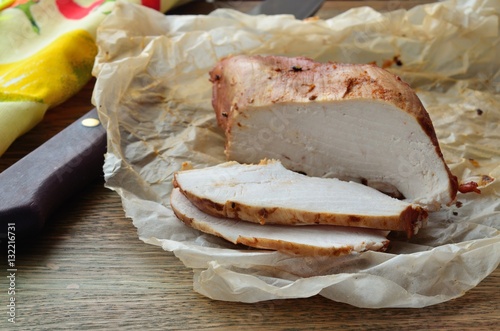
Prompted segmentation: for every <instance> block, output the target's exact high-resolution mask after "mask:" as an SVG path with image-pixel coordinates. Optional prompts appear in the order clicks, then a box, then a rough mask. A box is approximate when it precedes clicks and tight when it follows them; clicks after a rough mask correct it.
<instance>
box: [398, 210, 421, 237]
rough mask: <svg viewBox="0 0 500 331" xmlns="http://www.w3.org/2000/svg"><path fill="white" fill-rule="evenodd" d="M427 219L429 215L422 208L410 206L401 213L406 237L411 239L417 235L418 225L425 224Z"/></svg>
mask: <svg viewBox="0 0 500 331" xmlns="http://www.w3.org/2000/svg"><path fill="white" fill-rule="evenodd" d="M427 217H428V213H427V211H426V210H425V209H423V208H422V207H419V206H417V207H414V206H408V207H407V208H406V209H405V210H404V211H403V212H402V213H401V224H403V225H404V229H401V230H403V231H406V236H407V237H408V239H410V238H411V237H413V235H414V234H415V229H416V228H417V226H418V223H419V222H425V221H426V220H427Z"/></svg>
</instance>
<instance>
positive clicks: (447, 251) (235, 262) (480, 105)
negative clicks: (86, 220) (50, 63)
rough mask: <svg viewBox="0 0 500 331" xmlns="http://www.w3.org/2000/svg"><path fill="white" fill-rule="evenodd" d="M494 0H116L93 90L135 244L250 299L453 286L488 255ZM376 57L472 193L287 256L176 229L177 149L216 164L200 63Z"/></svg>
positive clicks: (499, 190) (498, 159) (431, 293)
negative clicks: (366, 235)
mask: <svg viewBox="0 0 500 331" xmlns="http://www.w3.org/2000/svg"><path fill="white" fill-rule="evenodd" d="M499 13H500V4H499V3H498V1H494V0H491V1H482V0H477V1H460V2H458V1H449V2H441V3H436V4H430V5H424V6H419V7H416V8H414V9H411V10H409V11H406V10H393V11H390V12H385V13H379V12H376V11H374V10H373V9H370V8H367V7H365V8H358V9H353V10H350V11H348V12H346V13H344V14H341V15H339V16H336V17H334V18H331V19H328V20H307V21H300V20H295V19H294V18H293V17H292V16H286V15H280V16H256V17H254V16H248V15H245V14H242V13H239V12H237V11H234V10H230V9H219V10H216V11H215V12H213V13H211V14H210V15H208V16H164V15H162V14H160V13H157V12H154V11H151V10H148V9H147V8H143V7H140V6H136V5H133V4H127V3H118V5H117V6H116V8H115V9H114V10H113V12H112V13H111V14H110V15H109V17H108V18H107V19H106V20H105V21H104V22H103V23H102V25H101V26H100V28H99V32H98V45H99V54H98V56H97V59H96V63H95V67H94V75H95V76H96V77H97V82H96V87H95V91H94V95H93V102H94V104H95V105H96V106H97V109H98V111H99V115H100V117H101V119H102V121H103V123H104V125H105V127H106V130H107V134H108V152H107V154H106V160H105V165H104V174H105V179H106V185H107V187H109V188H110V189H112V190H115V191H116V192H117V193H118V194H119V195H120V197H121V199H122V202H123V207H124V209H125V212H126V215H127V216H128V217H130V218H131V219H132V220H133V223H134V225H135V226H136V227H137V229H138V235H139V237H140V239H141V240H143V241H144V242H146V243H149V244H153V245H159V246H161V247H163V249H165V250H166V251H171V252H173V253H174V254H175V255H176V256H177V257H178V258H179V259H180V260H181V261H182V262H183V263H184V264H185V265H186V266H187V267H189V268H192V269H193V270H194V289H195V290H196V291H198V292H199V293H201V294H203V295H205V296H207V297H210V298H213V299H217V300H227V301H243V302H257V301H262V300H271V299H282V298H302V297H310V296H313V295H316V294H319V295H322V296H324V297H327V298H329V299H331V300H334V301H338V302H345V303H348V304H351V305H354V306H358V307H370V308H381V307H424V306H428V305H433V304H437V303H440V302H444V301H447V300H450V299H453V298H456V297H459V296H461V295H463V294H464V293H465V292H466V291H467V290H469V289H471V288H473V287H474V286H476V285H477V284H478V283H479V282H480V281H481V280H482V279H484V278H485V277H486V276H487V275H488V274H490V273H491V272H492V271H493V270H495V269H496V268H497V266H498V264H499V260H500V236H499V231H498V228H499V224H500V199H499V196H500V181H499V180H498V178H499V177H500V128H499V123H500V94H499V92H500V85H499V83H500V74H499V73H500V56H499V54H500V52H499V51H500V42H499V41H500V36H499V21H498V19H499ZM241 53H245V54H263V55H265V54H275V55H287V56H307V57H311V58H314V59H316V60H318V61H337V62H354V63H368V62H376V63H377V64H378V65H380V66H386V67H387V69H388V70H390V71H392V72H394V73H396V74H398V75H400V76H401V77H402V78H403V79H404V80H405V81H407V82H408V83H410V85H411V86H412V87H413V88H414V89H415V90H416V91H417V93H418V95H419V97H420V98H421V99H422V101H423V103H424V105H425V106H426V108H427V110H428V111H429V113H430V116H431V118H432V120H433V122H434V124H435V128H436V132H437V135H438V138H439V141H440V144H441V147H442V150H443V153H444V156H445V159H446V161H447V163H448V164H449V166H450V168H451V169H452V172H453V173H454V174H455V175H456V176H458V178H459V180H460V181H461V182H467V181H469V180H474V181H477V182H479V183H480V189H481V191H482V193H481V194H476V193H469V194H459V195H458V202H459V203H458V204H457V205H454V206H452V207H450V208H445V209H443V210H441V211H440V212H438V213H434V214H431V215H430V221H429V224H428V226H427V228H425V229H423V230H421V231H420V232H419V234H418V235H417V236H415V237H414V238H413V239H412V240H411V241H409V242H408V241H407V240H404V239H397V238H395V239H393V241H392V242H393V246H392V247H391V249H390V250H389V251H388V252H385V253H381V252H366V253H362V254H358V255H350V256H343V257H298V256H289V255H285V254H282V253H279V252H271V251H263V250H254V249H247V248H244V247H241V246H234V245H232V244H230V243H227V242H225V241H223V240H222V239H219V238H216V237H213V236H210V235H206V234H203V233H200V232H198V231H196V230H193V229H191V228H188V227H187V226H185V225H184V224H183V223H181V222H180V221H179V220H177V218H176V217H175V216H174V215H173V213H172V211H171V209H170V206H169V194H170V191H171V189H172V184H171V179H172V174H173V172H174V171H176V170H178V169H179V168H180V167H181V164H182V162H184V161H190V162H191V163H192V164H194V165H195V166H196V167H204V166H209V165H214V164H218V163H221V162H224V161H225V160H226V159H225V156H224V153H223V150H224V135H223V133H222V131H221V130H220V129H219V128H218V127H217V125H216V121H215V115H214V112H213V110H212V107H211V83H210V82H209V80H208V72H209V70H210V69H211V68H212V67H213V66H214V64H215V63H216V62H217V61H218V60H219V59H220V58H222V57H224V56H227V55H230V54H241Z"/></svg>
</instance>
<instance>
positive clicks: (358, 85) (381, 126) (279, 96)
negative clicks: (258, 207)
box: [210, 56, 457, 211]
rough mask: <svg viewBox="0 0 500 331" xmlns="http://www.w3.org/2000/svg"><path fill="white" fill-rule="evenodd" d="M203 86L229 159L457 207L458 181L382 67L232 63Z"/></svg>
mask: <svg viewBox="0 0 500 331" xmlns="http://www.w3.org/2000/svg"><path fill="white" fill-rule="evenodd" d="M210 77H211V81H212V82H213V99H212V104H213V107H214V109H215V112H216V115H217V121H218V124H219V126H220V127H221V128H223V130H224V132H225V135H226V148H225V152H226V154H227V157H228V159H229V160H235V161H238V162H240V163H256V162H259V160H261V159H264V158H268V159H279V160H281V161H282V162H283V164H284V165H285V166H286V167H287V168H288V169H291V170H294V171H298V172H303V173H305V174H307V175H309V176H318V177H336V178H340V179H343V180H353V181H357V182H363V183H366V184H367V185H369V186H372V187H375V188H378V189H380V190H382V191H384V192H392V193H398V194H401V195H402V196H403V197H405V198H406V199H407V201H409V202H412V203H418V204H420V205H422V206H424V207H425V208H427V209H428V210H431V211H433V210H438V209H439V208H440V207H441V205H450V204H451V203H452V202H453V201H454V200H455V198H456V192H457V179H456V177H454V176H453V175H452V174H451V172H450V170H449V168H448V167H447V165H446V163H445V161H444V159H443V156H442V153H441V150H440V147H439V144H438V141H437V138H436V134H435V132H434V128H433V125H432V122H431V119H430V117H429V115H428V113H427V111H426V110H425V109H424V107H423V105H422V103H421V102H420V100H419V99H418V97H417V95H416V94H415V92H414V91H413V90H412V89H411V88H410V86H409V85H408V84H406V83H404V82H403V81H401V79H400V78H399V77H397V76H395V75H393V74H391V73H389V72H388V71H386V70H384V69H382V68H379V67H377V66H374V65H354V64H338V63H318V62H314V61H312V60H310V59H307V58H287V57H279V56H266V57H262V56H233V57H228V58H225V59H223V60H222V61H220V62H219V63H218V64H217V65H216V66H215V68H214V69H213V70H212V71H211V72H210Z"/></svg>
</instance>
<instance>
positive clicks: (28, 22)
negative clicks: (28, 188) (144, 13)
mask: <svg viewBox="0 0 500 331" xmlns="http://www.w3.org/2000/svg"><path fill="white" fill-rule="evenodd" d="M129 2H134V3H140V4H142V5H144V6H147V7H150V8H153V9H157V10H159V11H161V12H165V11H167V10H168V9H170V8H172V7H173V6H175V5H178V4H180V3H181V2H186V1H185V0H184V1H182V0H129ZM114 5H115V1H114V0H0V31H2V37H1V38H0V156H1V155H2V154H3V153H4V152H5V150H6V149H7V148H8V147H9V146H10V144H11V143H12V142H13V141H14V140H15V139H16V138H17V137H19V136H20V135H22V134H24V133H25V132H27V131H28V130H30V129H31V128H33V127H34V126H35V125H36V124H37V123H39V122H40V121H41V119H42V118H43V116H44V114H45V112H46V111H47V109H49V108H51V107H54V106H56V105H58V104H60V103H62V102H64V101H65V100H67V99H68V98H69V97H71V96H72V95H74V94H75V93H76V92H78V91H79V90H80V89H81V88H82V87H83V86H84V85H85V84H86V83H87V82H88V81H89V79H90V78H91V72H92V66H93V64H94V58H95V56H96V54H97V46H96V44H95V35H96V29H97V26H98V25H99V23H100V22H101V21H102V20H103V19H104V18H105V17H106V15H107V14H108V13H109V12H110V11H111V10H112V8H113V6H114Z"/></svg>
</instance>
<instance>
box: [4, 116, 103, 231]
mask: <svg viewBox="0 0 500 331" xmlns="http://www.w3.org/2000/svg"><path fill="white" fill-rule="evenodd" d="M92 118H93V119H98V116H97V111H96V110H95V109H93V110H91V111H90V112H88V113H87V114H85V115H84V116H82V117H81V118H80V119H79V120H77V121H76V122H74V123H72V124H70V125H69V126H68V127H66V128H65V129H64V130H63V131H61V132H59V133H58V134H57V135H55V136H54V137H52V138H51V139H50V140H48V141H47V142H46V143H44V144H43V145H41V146H40V147H38V148H37V149H35V150H34V151H33V152H31V153H30V154H28V155H26V156H25V157H24V158H22V159H21V160H19V161H18V162H16V163H15V164H13V165H12V166H11V167H9V168H7V169H6V170H4V171H3V172H2V173H0V238H5V236H6V232H7V227H8V224H10V223H14V224H15V231H16V234H19V233H23V232H29V233H37V232H39V231H40V229H41V228H42V227H43V225H44V223H45V221H46V220H47V218H48V217H49V215H50V214H51V213H52V212H53V211H54V210H55V209H56V208H57V207H58V206H59V205H60V204H61V203H62V202H64V201H65V200H66V199H67V198H69V197H70V196H72V195H73V194H74V193H76V192H77V191H79V190H81V189H82V188H84V187H85V186H86V184H89V183H90V182H92V181H93V180H95V179H96V178H97V177H98V176H99V175H102V171H103V170H102V166H103V162H104V153H105V152H106V131H105V129H104V128H103V127H102V125H101V124H98V125H97V126H86V125H84V123H85V124H87V122H88V121H89V120H88V119H92ZM85 119H87V121H86V122H83V121H84V120H85Z"/></svg>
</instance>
